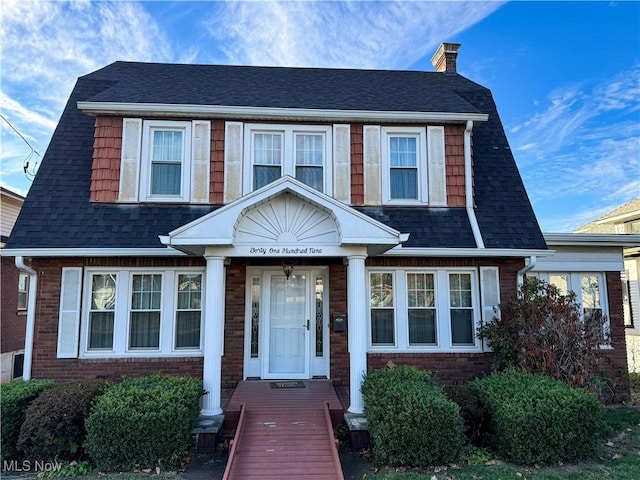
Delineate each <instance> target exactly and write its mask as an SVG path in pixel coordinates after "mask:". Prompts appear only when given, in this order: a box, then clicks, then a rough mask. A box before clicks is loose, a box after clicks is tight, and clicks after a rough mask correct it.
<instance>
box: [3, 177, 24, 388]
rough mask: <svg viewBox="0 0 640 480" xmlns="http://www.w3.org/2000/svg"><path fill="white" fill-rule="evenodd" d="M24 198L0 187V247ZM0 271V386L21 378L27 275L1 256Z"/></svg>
mask: <svg viewBox="0 0 640 480" xmlns="http://www.w3.org/2000/svg"><path fill="white" fill-rule="evenodd" d="M22 202H24V197H22V196H21V195H18V194H17V193H15V192H12V191H11V190H8V189H6V188H4V187H0V248H4V246H5V244H6V243H7V241H8V240H9V235H11V230H12V229H13V225H14V223H15V222H16V218H18V213H20V208H21V207H22ZM0 260H1V262H2V270H0V272H1V273H0V304H1V305H2V308H1V309H0V367H1V372H0V383H6V382H9V381H11V380H12V379H14V378H19V377H21V376H22V362H23V359H24V332H25V324H26V318H27V296H28V292H29V276H28V275H27V274H25V273H22V272H20V270H19V269H18V268H16V266H15V263H14V261H13V258H11V257H4V256H3V257H2V258H0Z"/></svg>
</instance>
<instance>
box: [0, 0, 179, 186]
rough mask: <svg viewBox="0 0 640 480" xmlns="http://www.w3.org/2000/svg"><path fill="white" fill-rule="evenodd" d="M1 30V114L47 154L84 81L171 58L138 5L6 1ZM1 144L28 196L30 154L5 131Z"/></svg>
mask: <svg viewBox="0 0 640 480" xmlns="http://www.w3.org/2000/svg"><path fill="white" fill-rule="evenodd" d="M0 24H1V25H2V28H0V58H1V59H2V60H1V61H2V64H1V67H2V71H1V73H2V94H1V97H0V105H2V107H1V108H2V113H3V115H5V116H6V117H7V118H8V119H9V121H10V122H11V123H12V124H13V125H14V126H15V127H16V128H17V129H18V130H19V131H20V132H21V134H22V135H24V136H25V137H26V138H27V139H29V143H31V144H32V146H33V148H35V149H36V150H37V151H38V152H40V153H41V154H44V151H45V149H46V147H47V144H48V143H49V139H50V137H51V134H52V133H53V129H54V128H55V125H56V123H57V121H58V118H59V116H60V113H61V112H62V108H63V107H64V103H65V102H66V100H67V98H68V97H69V94H70V92H71V89H72V88H73V85H74V83H75V81H76V78H77V77H79V76H81V75H85V74H87V73H89V72H91V71H93V70H95V69H97V68H99V67H102V66H104V65H106V64H109V63H111V62H113V61H115V60H138V61H146V60H149V61H150V60H155V61H167V60H170V58H171V48H170V44H169V41H168V39H167V38H166V37H165V35H164V34H163V33H162V32H161V30H160V28H159V27H158V25H157V24H156V23H155V21H154V20H153V19H152V18H151V17H150V16H149V14H148V13H146V11H145V10H144V8H143V6H142V5H141V4H136V3H131V2H89V1H87V0H82V1H70V2H69V1H68V2H57V1H56V2H53V1H32V0H4V1H3V3H2V8H0ZM2 144H3V145H2V151H1V152H0V158H1V160H2V166H1V173H2V183H3V184H6V185H9V184H12V185H16V186H17V188H15V189H16V190H19V191H24V190H25V189H26V188H28V187H27V185H28V183H27V182H26V180H25V178H24V175H23V174H22V173H21V172H22V163H23V161H24V159H25V157H26V154H28V152H29V149H28V147H26V145H25V144H24V143H23V141H22V140H21V139H20V138H19V137H18V136H17V135H15V134H14V133H13V132H11V131H10V129H8V128H7V127H6V125H4V126H3V129H2ZM25 152H26V153H25ZM16 172H18V173H16Z"/></svg>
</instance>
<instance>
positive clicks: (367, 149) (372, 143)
mask: <svg viewBox="0 0 640 480" xmlns="http://www.w3.org/2000/svg"><path fill="white" fill-rule="evenodd" d="M363 137H364V138H363V143H364V145H363V150H364V169H363V170H364V172H363V173H364V203H365V205H381V204H382V184H381V183H380V175H381V173H382V172H381V168H382V166H381V164H380V126H379V125H365V126H364V135H363Z"/></svg>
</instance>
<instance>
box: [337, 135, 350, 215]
mask: <svg viewBox="0 0 640 480" xmlns="http://www.w3.org/2000/svg"><path fill="white" fill-rule="evenodd" d="M333 165H334V169H333V175H334V180H333V185H334V188H333V196H334V198H335V199H336V200H338V201H340V202H342V203H346V204H350V203H351V126H350V125H334V126H333Z"/></svg>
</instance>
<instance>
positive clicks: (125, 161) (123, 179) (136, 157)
mask: <svg viewBox="0 0 640 480" xmlns="http://www.w3.org/2000/svg"><path fill="white" fill-rule="evenodd" d="M141 147H142V120H141V119H139V118H125V119H123V121H122V154H121V157H120V191H119V200H120V201H121V202H137V201H138V172H139V171H140V150H141Z"/></svg>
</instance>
